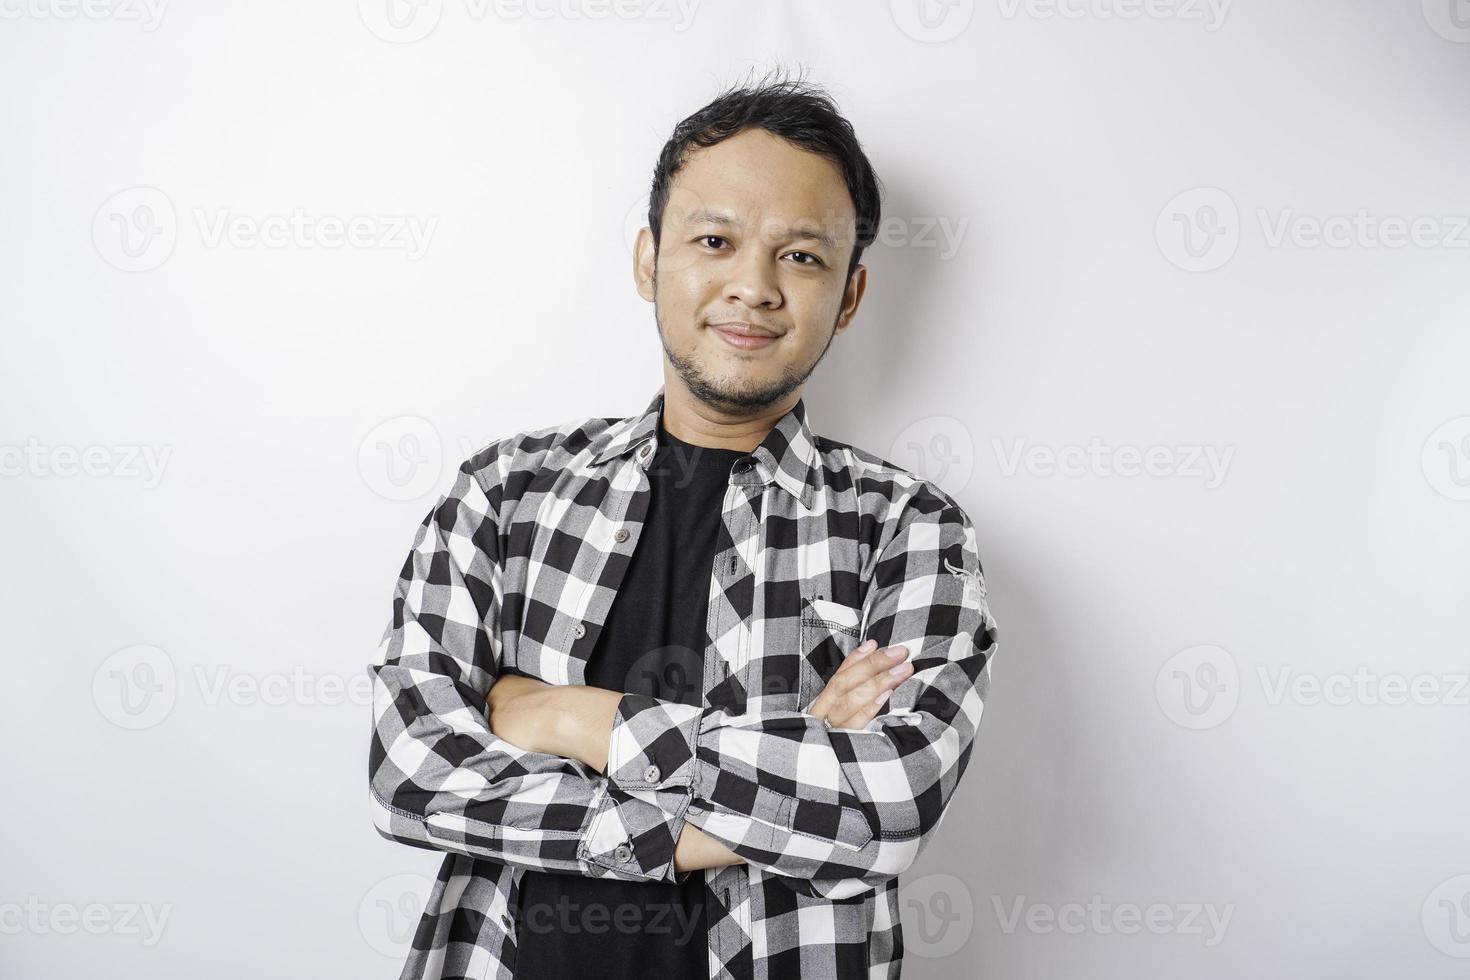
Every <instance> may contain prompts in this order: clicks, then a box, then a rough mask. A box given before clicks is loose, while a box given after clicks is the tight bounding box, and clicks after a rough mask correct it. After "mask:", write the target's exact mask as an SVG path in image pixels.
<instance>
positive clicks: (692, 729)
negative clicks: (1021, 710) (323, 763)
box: [369, 464, 995, 899]
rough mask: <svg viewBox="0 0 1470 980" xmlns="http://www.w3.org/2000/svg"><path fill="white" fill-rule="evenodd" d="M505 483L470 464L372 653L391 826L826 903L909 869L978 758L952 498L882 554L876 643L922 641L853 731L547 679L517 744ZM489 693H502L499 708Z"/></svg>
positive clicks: (924, 507) (408, 835)
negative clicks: (531, 725)
mask: <svg viewBox="0 0 1470 980" xmlns="http://www.w3.org/2000/svg"><path fill="white" fill-rule="evenodd" d="M466 466H468V464H466ZM919 489H922V488H919ZM496 492H497V488H496V487H495V486H490V487H487V486H485V485H482V484H481V483H480V480H479V478H478V477H477V476H476V474H475V473H474V472H472V471H470V470H469V469H467V468H466V467H461V470H460V472H459V474H458V476H457V478H456V481H455V485H454V487H453V488H451V490H450V491H449V492H448V493H447V494H445V495H444V496H443V497H442V498H441V499H440V500H439V502H438V503H437V504H436V505H435V507H434V508H433V509H432V510H431V511H430V512H429V514H428V515H426V517H425V518H424V521H423V522H422V524H421V526H420V529H419V532H418V534H417V536H416V538H415V542H414V546H413V549H412V551H411V552H410V554H409V556H408V559H407V561H406V562H405V564H404V566H403V570H402V572H401V573H400V575H399V581H398V590H397V594H396V595H395V598H394V613H393V619H392V622H391V623H390V625H389V627H388V629H387V630H386V631H385V633H384V636H383V643H382V647H381V648H380V652H379V658H378V660H377V662H376V663H375V664H373V665H371V666H370V668H369V669H370V671H371V672H372V675H373V686H374V726H373V738H372V743H371V746H370V758H369V777H370V783H371V787H372V802H373V807H374V809H373V813H374V821H375V824H376V826H377V828H378V830H379V832H380V833H381V834H382V835H383V836H385V837H388V838H390V839H393V840H397V841H401V842H403V843H407V844H410V845H413V846H419V847H428V848H435V849H439V850H444V851H450V852H454V853H460V854H465V855H469V856H471V857H475V858H483V859H489V860H494V861H498V862H501V863H509V864H519V865H522V866H525V867H530V868H536V869H541V870H550V871H559V872H564V873H571V874H581V875H587V876H592V877H618V878H625V879H629V880H680V879H681V876H683V875H687V874H688V873H690V871H691V870H693V869H696V868H700V867H716V866H721V865H723V864H728V863H732V861H733V860H735V859H741V860H744V861H746V862H748V863H751V864H754V865H758V866H760V867H761V868H762V869H763V870H765V871H767V872H768V873H770V874H773V875H776V876H779V877H780V878H781V880H783V881H784V882H786V883H787V884H788V885H789V886H790V887H792V888H793V889H795V890H797V891H800V892H802V893H804V894H809V895H819V896H824V897H827V898H833V899H836V898H845V897H849V896H851V895H856V894H859V893H860V892H862V891H864V890H867V889H870V888H873V887H876V886H877V885H879V884H880V883H882V882H883V881H885V880H887V879H889V878H892V877H893V876H895V875H897V874H899V873H900V872H901V871H903V870H904V869H906V868H907V867H908V866H909V865H910V864H912V862H913V860H914V858H915V857H916V856H917V855H918V853H919V852H920V851H921V850H922V848H923V847H924V845H925V844H926V843H927V842H928V840H930V839H931V838H932V835H933V833H934V831H935V830H936V829H937V828H938V826H939V822H940V820H941V818H942V816H943V814H944V813H945V812H946V809H947V806H948V802H949V799H950V797H951V795H952V794H953V791H954V788H955V785H956V784H957V782H958V780H959V778H960V776H961V774H962V773H963V771H964V769H965V766H966V764H967V762H968V759H969V755H970V747H971V744H972V740H973V738H974V734H975V730H976V727H977V725H978V722H979V718H980V714H981V710H982V708H983V702H984V698H985V696H986V694H987V692H988V688H989V673H990V671H989V663H990V658H991V655H992V652H993V649H994V645H995V628H994V621H993V619H992V618H991V616H990V613H989V609H988V606H987V605H986V603H985V593H984V585H983V576H982V574H981V571H980V566H979V556H978V552H977V550H976V547H975V541H974V532H973V529H972V527H971V525H970V522H969V520H968V518H967V517H966V516H965V515H964V513H963V512H962V511H960V510H959V509H958V508H957V507H955V506H954V505H953V504H952V502H950V501H948V499H947V498H943V497H941V496H938V495H935V494H934V493H932V492H928V491H925V492H923V493H920V492H919V490H916V491H915V493H914V495H913V497H912V498H911V499H910V500H908V501H907V502H906V503H905V505H904V509H903V511H902V512H901V513H900V515H899V518H898V519H897V521H896V523H895V525H894V527H893V528H891V529H890V532H889V533H888V535H887V539H886V541H885V542H884V543H883V545H882V547H881V549H880V550H879V553H878V556H877V560H876V564H875V566H874V571H873V577H872V582H871V586H870V596H869V601H868V603H867V605H868V609H869V615H868V617H867V621H868V639H869V640H870V641H872V643H875V644H881V645H882V646H884V647H890V646H891V647H897V646H904V647H906V648H907V649H908V650H910V651H912V652H913V657H912V664H911V666H912V670H911V671H910V672H909V673H908V675H907V676H906V677H903V678H899V683H898V684H897V685H896V686H894V687H893V688H892V690H891V691H890V692H888V693H889V694H890V695H891V696H890V697H889V699H888V711H887V712H886V713H885V714H884V715H882V716H881V717H879V718H877V719H876V720H874V721H868V722H864V723H862V724H861V725H860V726H858V725H854V726H853V727H843V723H842V721H841V716H840V715H838V716H834V715H833V713H832V711H828V715H829V720H832V718H833V717H836V718H837V727H830V728H829V727H828V726H827V724H826V723H824V720H823V718H822V717H820V716H819V715H817V714H814V713H808V712H796V711H766V712H763V713H759V712H752V713H744V714H736V713H732V712H729V711H726V710H724V709H721V708H716V707H713V706H699V705H687V704H680V703H674V702H667V701H662V700H659V699H656V698H651V697H647V696H644V695H635V694H621V695H620V694H617V693H616V692H610V691H602V690H601V689H597V688H590V687H572V686H563V685H556V686H554V687H553V688H552V689H551V690H550V691H543V692H540V694H541V695H544V696H545V698H546V701H545V702H544V703H543V705H542V707H546V706H548V705H550V706H552V710H550V711H537V712H532V711H530V710H523V711H521V712H519V713H520V714H522V715H523V716H531V715H533V714H535V715H539V716H540V717H541V719H542V721H541V722H539V723H537V726H536V727H537V731H535V732H532V733H531V734H525V733H520V734H519V737H520V739H521V741H523V742H529V743H530V744H521V742H518V741H517V740H516V739H515V738H510V737H506V733H507V732H511V730H512V729H516V728H517V725H516V718H515V716H516V715H517V714H518V712H517V710H516V708H515V705H516V704H517V702H518V701H519V700H520V698H521V697H523V696H526V695H527V691H526V688H525V685H524V684H520V683H519V682H520V681H526V682H529V683H531V684H535V683H538V682H534V681H530V680H529V679H527V678H516V677H515V675H508V674H507V675H499V674H498V665H499V664H500V662H501V656H500V655H501V649H500V642H501V641H500V630H499V618H500V608H501V605H500V604H501V600H502V597H503V590H502V583H501V563H500V553H499V544H500V535H499V531H498V529H497V526H496V518H495V513H496V507H495V503H494V499H495V494H496ZM901 638H902V642H901V643H900V642H899V640H900V639H901ZM867 656H868V657H871V656H872V654H868V655H867ZM853 661H854V658H852V657H850V658H849V662H853ZM877 663H878V662H877V661H870V664H872V665H874V666H876V665H877ZM856 669H857V668H856V665H855V666H854V667H853V668H851V670H856ZM844 670H849V668H848V665H847V664H844V665H843V670H839V671H838V674H839V675H841V674H842V673H843V671H844ZM850 679H851V678H849V680H850ZM836 680H837V678H836V677H835V676H834V678H833V682H835V681H836ZM508 681H509V682H513V683H509V684H507V682H508ZM518 686H519V688H520V690H519V691H517V687H518ZM830 686H831V684H830V683H829V687H830ZM496 688H500V689H501V695H502V697H504V698H505V699H506V702H507V704H508V705H510V707H509V708H507V710H506V711H505V712H504V714H502V715H500V716H497V714H496V712H497V709H498V707H499V706H498V705H496V704H494V703H493V702H495V701H496V696H495V690H496ZM825 694H826V692H824V696H825ZM487 704H490V705H491V707H490V709H489V711H488V712H487ZM535 706H536V702H535V701H530V702H528V703H527V704H525V705H523V706H522V708H523V709H530V708H532V707H535ZM815 707H816V705H814V706H813V708H815ZM834 710H835V709H834ZM492 718H493V719H495V724H494V725H493V726H492V723H491V719H492ZM548 719H549V723H548ZM502 725H504V726H505V728H504V730H502ZM691 824H692V825H693V826H692V827H691V826H690V825H691ZM716 843H717V844H718V845H720V846H719V847H718V848H717V847H714V846H713V845H714V844H716Z"/></svg>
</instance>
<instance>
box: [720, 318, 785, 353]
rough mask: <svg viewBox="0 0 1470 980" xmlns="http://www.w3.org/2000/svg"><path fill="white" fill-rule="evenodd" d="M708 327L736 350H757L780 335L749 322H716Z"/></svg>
mask: <svg viewBox="0 0 1470 980" xmlns="http://www.w3.org/2000/svg"><path fill="white" fill-rule="evenodd" d="M710 327H711V329H713V330H714V332H715V333H717V334H719V335H720V339H721V340H723V341H724V342H725V343H727V344H729V345H730V346H731V347H734V348H736V349H737V350H759V349H760V348H762V347H769V346H770V345H771V344H773V343H775V342H776V341H777V340H778V339H779V338H780V336H781V335H780V334H778V333H775V332H774V331H771V330H767V329H766V328H765V327H758V326H755V325H753V324H749V323H716V324H710Z"/></svg>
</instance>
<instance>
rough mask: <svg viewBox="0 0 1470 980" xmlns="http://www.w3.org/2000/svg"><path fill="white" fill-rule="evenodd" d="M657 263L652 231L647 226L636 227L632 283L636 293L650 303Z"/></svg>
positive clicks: (655, 284)
mask: <svg viewBox="0 0 1470 980" xmlns="http://www.w3.org/2000/svg"><path fill="white" fill-rule="evenodd" d="M657 265H658V253H657V251H656V250H655V249H654V245H653V232H651V231H649V230H648V228H647V227H643V228H639V229H638V237H637V239H636V240H635V241H634V242H633V285H634V287H635V288H636V289H637V290H638V295H639V296H642V297H643V298H644V299H645V300H647V301H648V302H650V303H652V302H653V297H654V289H655V287H656V286H657V280H656V277H655V271H656V268H657Z"/></svg>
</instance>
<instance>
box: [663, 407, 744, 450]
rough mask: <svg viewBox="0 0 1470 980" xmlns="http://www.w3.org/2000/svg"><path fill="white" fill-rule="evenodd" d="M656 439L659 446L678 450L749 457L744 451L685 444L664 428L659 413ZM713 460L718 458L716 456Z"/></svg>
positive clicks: (690, 443)
mask: <svg viewBox="0 0 1470 980" xmlns="http://www.w3.org/2000/svg"><path fill="white" fill-rule="evenodd" d="M658 437H659V442H660V444H662V445H664V446H665V447H668V446H672V447H675V448H678V449H685V450H688V449H699V450H703V452H704V453H715V454H720V453H723V454H725V455H728V456H730V457H735V456H748V455H749V453H747V452H746V451H745V450H744V449H728V448H726V447H724V446H696V445H695V444H694V443H692V442H685V441H684V440H683V439H680V438H679V437H678V436H676V435H674V434H673V433H672V432H670V431H669V430H668V429H666V428H664V417H663V413H662V412H660V413H659V417H658ZM701 455H703V453H701ZM715 458H719V457H718V455H717V456H716V457H715Z"/></svg>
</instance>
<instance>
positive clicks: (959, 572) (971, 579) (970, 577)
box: [944, 558, 985, 600]
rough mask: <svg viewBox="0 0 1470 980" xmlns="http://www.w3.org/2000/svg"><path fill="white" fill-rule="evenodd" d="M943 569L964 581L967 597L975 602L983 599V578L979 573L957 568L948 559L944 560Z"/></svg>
mask: <svg viewBox="0 0 1470 980" xmlns="http://www.w3.org/2000/svg"><path fill="white" fill-rule="evenodd" d="M944 567H945V569H946V570H947V571H949V572H950V573H952V574H953V575H955V576H957V577H958V578H960V579H962V580H963V581H964V583H965V592H966V594H967V595H969V596H971V597H973V598H975V599H977V600H978V599H984V598H985V576H984V575H982V574H981V573H980V572H979V571H974V572H971V571H968V570H966V569H964V568H960V567H957V566H955V565H953V564H952V563H951V562H950V560H949V559H948V558H946V559H944Z"/></svg>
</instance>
